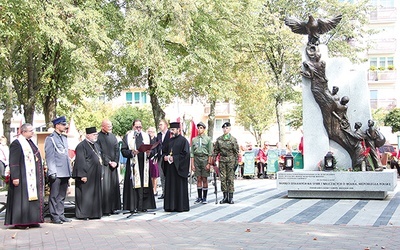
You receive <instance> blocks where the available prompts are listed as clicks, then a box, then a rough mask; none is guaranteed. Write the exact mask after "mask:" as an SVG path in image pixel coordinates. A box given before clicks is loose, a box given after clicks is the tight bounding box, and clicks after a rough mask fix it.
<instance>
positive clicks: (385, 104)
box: [370, 98, 397, 110]
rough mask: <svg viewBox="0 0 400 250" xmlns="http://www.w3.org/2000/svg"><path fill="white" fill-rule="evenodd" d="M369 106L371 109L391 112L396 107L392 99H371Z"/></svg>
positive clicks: (394, 100)
mask: <svg viewBox="0 0 400 250" xmlns="http://www.w3.org/2000/svg"><path fill="white" fill-rule="evenodd" d="M370 105H371V108H372V109H378V108H382V109H387V110H391V109H393V108H395V107H396V106H397V101H396V99H394V98H387V99H371V100H370Z"/></svg>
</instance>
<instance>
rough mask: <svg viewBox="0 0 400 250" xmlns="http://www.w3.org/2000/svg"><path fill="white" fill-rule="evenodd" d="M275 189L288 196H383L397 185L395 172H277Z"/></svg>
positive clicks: (340, 197)
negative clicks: (285, 191)
mask: <svg viewBox="0 0 400 250" xmlns="http://www.w3.org/2000/svg"><path fill="white" fill-rule="evenodd" d="M276 181H277V188H278V189H280V190H287V191H288V197H289V198H318V199H324V198H325V199H385V198H386V196H387V192H388V191H394V189H395V187H396V185H397V172H396V170H393V169H385V170H384V171H382V172H373V171H367V172H347V171H337V172H335V171H304V170H296V169H295V170H294V171H293V172H284V171H280V172H278V173H277V180H276Z"/></svg>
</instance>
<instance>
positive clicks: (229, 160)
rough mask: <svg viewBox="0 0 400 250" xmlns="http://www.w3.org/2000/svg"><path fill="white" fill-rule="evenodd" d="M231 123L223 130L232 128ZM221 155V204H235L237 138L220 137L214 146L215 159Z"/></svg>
mask: <svg viewBox="0 0 400 250" xmlns="http://www.w3.org/2000/svg"><path fill="white" fill-rule="evenodd" d="M230 126H231V124H230V123H229V122H225V123H224V124H223V125H222V128H226V127H230ZM218 155H219V169H220V180H221V190H222V192H223V193H224V198H223V200H222V201H220V203H221V204H222V203H229V204H233V192H234V191H235V188H234V179H235V167H236V165H237V164H238V155H239V145H238V143H237V140H236V138H235V137H233V136H232V135H231V134H230V133H228V134H223V135H222V136H220V137H218V138H217V140H216V142H215V145H214V157H217V156H218Z"/></svg>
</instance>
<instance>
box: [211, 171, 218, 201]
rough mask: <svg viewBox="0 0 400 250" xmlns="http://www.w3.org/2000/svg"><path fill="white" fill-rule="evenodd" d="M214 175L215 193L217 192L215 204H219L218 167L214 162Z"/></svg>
mask: <svg viewBox="0 0 400 250" xmlns="http://www.w3.org/2000/svg"><path fill="white" fill-rule="evenodd" d="M212 167H213V170H214V171H213V177H214V181H213V185H214V194H215V204H218V188H217V173H218V167H217V165H215V164H213V165H212Z"/></svg>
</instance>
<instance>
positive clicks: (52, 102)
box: [43, 94, 57, 128]
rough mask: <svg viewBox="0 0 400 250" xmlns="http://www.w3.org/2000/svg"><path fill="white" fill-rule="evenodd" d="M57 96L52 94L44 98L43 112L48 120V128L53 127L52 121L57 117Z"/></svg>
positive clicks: (46, 120)
mask: <svg viewBox="0 0 400 250" xmlns="http://www.w3.org/2000/svg"><path fill="white" fill-rule="evenodd" d="M56 101H57V100H56V98H55V97H53V96H52V95H51V94H49V95H47V96H46V97H45V98H44V102H43V112H44V119H45V122H46V128H50V127H52V126H53V125H52V123H51V121H52V120H53V119H54V118H55V117H56V115H57V113H56Z"/></svg>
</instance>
